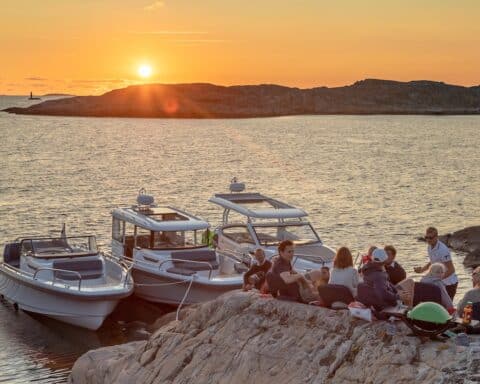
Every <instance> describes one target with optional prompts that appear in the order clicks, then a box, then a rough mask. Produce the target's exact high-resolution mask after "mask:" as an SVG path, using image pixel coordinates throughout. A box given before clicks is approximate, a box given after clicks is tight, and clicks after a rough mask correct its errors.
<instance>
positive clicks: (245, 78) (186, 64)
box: [0, 0, 480, 95]
mask: <svg viewBox="0 0 480 384" xmlns="http://www.w3.org/2000/svg"><path fill="white" fill-rule="evenodd" d="M479 20H480V1H479V0H469V1H468V0H457V1H450V0H435V1H434V0H432V1H430V0H423V1H419V0H417V1H410V0H402V1H388V0H382V1H381V0H363V1H358V0H338V1H323V0H298V1H290V0H257V1H245V0H244V1H236V0H228V1H227V0H204V1H199V0H195V1H194V0H164V1H155V0H151V1H148V0H146V1H142V0H42V1H39V0H1V5H0V47H1V56H0V94H26V93H28V92H30V91H33V92H34V93H35V94H44V93H53V92H67V93H74V94H79V95H82V94H100V93H103V92H105V91H107V90H110V89H114V88H121V87H124V86H127V85H130V84H137V83H142V82H155V83H185V82H210V83H215V84H222V85H232V84H258V83H276V84H283V85H288V86H298V87H302V88H306V87H315V86H339V85H347V84H351V83H353V82H354V81H356V80H360V79H364V78H382V79H394V80H401V81H406V80H416V79H429V80H439V81H444V82H447V83H453V84H461V85H468V86H470V85H478V84H480V48H479V47H480V22H479ZM142 65H143V66H144V67H143V69H142V71H143V72H142V73H143V74H144V75H146V76H148V77H145V78H142V77H141V76H140V75H139V68H140V66H142ZM145 66H146V67H145ZM149 69H151V75H149V74H148V72H149Z"/></svg>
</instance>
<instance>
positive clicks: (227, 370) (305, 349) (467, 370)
mask: <svg viewBox="0 0 480 384" xmlns="http://www.w3.org/2000/svg"><path fill="white" fill-rule="evenodd" d="M165 322H166V321H163V322H162V321H160V322H159V323H158V324H157V326H159V328H158V329H157V330H156V331H155V332H154V333H153V335H152V336H151V337H150V339H149V340H147V341H136V342H131V343H128V344H123V345H117V346H113V347H106V348H100V349H97V350H93V351H89V352H87V353H86V354H85V355H83V356H82V357H81V358H80V359H79V360H77V362H76V363H75V365H74V367H73V369H72V373H71V376H70V380H69V382H70V383H71V384H87V383H88V384H100V383H102V384H109V383H112V384H113V383H144V384H150V383H152V384H153V383H233V384H236V383H241V384H245V383H253V382H255V383H271V382H275V383H276V384H283V383H289V384H291V383H411V382H421V383H454V382H463V380H464V379H465V378H467V377H470V376H472V377H473V376H474V375H475V374H476V368H475V367H478V363H479V362H480V360H479V359H480V356H477V355H472V353H471V351H468V350H467V349H465V348H464V349H463V350H459V349H458V348H462V347H457V346H456V345H455V344H454V342H453V341H451V340H448V341H445V342H439V341H431V340H428V341H425V340H421V339H419V338H418V337H412V336H408V334H409V333H410V332H409V329H408V328H407V327H406V326H405V325H404V324H403V323H400V322H399V323H398V324H397V333H396V335H394V336H389V335H388V334H387V333H386V332H385V325H386V323H385V322H382V321H376V322H373V323H367V322H364V321H362V320H358V319H354V318H352V317H351V316H350V315H349V312H348V311H334V310H329V309H325V308H319V307H315V306H309V305H304V304H299V303H291V302H284V301H279V300H276V299H273V298H267V297H263V296H260V295H259V294H255V293H252V292H248V293H245V292H235V291H234V292H231V293H227V294H225V295H223V296H221V297H219V298H218V299H217V300H215V301H211V302H207V303H204V304H201V305H198V306H196V307H191V308H187V309H185V310H183V311H182V319H181V320H180V321H175V320H173V321H169V322H166V324H165ZM469 353H470V354H469ZM472 356H473V357H472Z"/></svg>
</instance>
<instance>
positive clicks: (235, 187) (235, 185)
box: [229, 177, 245, 193]
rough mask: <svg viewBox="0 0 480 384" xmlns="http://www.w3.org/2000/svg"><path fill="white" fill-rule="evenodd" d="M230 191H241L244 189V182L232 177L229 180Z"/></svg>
mask: <svg viewBox="0 0 480 384" xmlns="http://www.w3.org/2000/svg"><path fill="white" fill-rule="evenodd" d="M229 189H230V192H232V193H240V192H243V191H244V190H245V183H240V182H239V181H237V178H236V177H234V178H233V179H232V180H231V181H230V188H229Z"/></svg>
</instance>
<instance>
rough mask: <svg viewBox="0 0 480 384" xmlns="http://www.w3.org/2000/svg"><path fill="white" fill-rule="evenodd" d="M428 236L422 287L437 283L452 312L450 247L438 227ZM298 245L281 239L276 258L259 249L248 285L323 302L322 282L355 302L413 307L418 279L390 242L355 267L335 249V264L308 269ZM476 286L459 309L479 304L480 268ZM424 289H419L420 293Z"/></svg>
mask: <svg viewBox="0 0 480 384" xmlns="http://www.w3.org/2000/svg"><path fill="white" fill-rule="evenodd" d="M425 240H426V241H427V243H428V247H427V251H428V262H427V263H426V264H425V265H423V266H419V267H416V268H414V271H415V272H416V273H418V274H421V273H425V275H424V276H423V277H422V278H421V279H420V283H424V285H422V284H420V285H419V286H421V287H422V286H423V287H425V286H426V285H425V284H431V285H435V286H436V287H438V289H439V291H440V294H441V304H442V305H443V306H444V307H445V308H446V309H447V310H448V311H449V312H450V313H453V312H454V310H455V309H454V305H453V298H454V297H455V294H456V291H457V286H458V278H457V275H456V274H455V267H454V265H453V262H452V258H451V255H450V250H449V249H448V247H447V246H446V245H445V244H444V243H442V242H441V241H440V240H439V239H438V231H437V229H436V228H434V227H429V228H427V230H426V234H425ZM294 254H295V245H294V243H293V242H292V241H290V240H285V241H282V242H281V243H280V244H279V246H278V256H275V257H274V258H272V260H268V259H267V258H266V257H265V253H264V251H263V250H262V249H261V248H259V249H257V250H256V251H255V253H254V258H255V261H256V262H255V264H253V266H251V268H250V269H249V270H248V272H246V273H245V275H244V289H245V290H249V289H252V288H256V289H258V290H260V291H263V292H264V293H271V294H272V295H273V296H275V297H280V298H283V299H286V300H292V301H300V302H307V303H308V302H312V301H317V302H319V303H320V304H322V299H323V298H322V297H321V296H320V294H319V287H321V286H323V285H327V284H328V285H335V286H342V287H344V288H343V289H344V290H345V288H346V289H348V292H349V293H350V294H351V297H352V298H354V299H355V300H356V301H360V302H361V303H363V304H365V305H366V306H368V307H373V308H374V309H376V310H377V311H381V310H382V309H384V308H386V307H390V306H395V305H396V304H397V303H398V302H399V301H402V302H403V303H404V304H406V305H408V306H412V304H413V299H414V295H415V294H418V292H414V289H422V288H415V282H414V280H413V279H412V278H407V273H406V271H405V269H404V268H403V267H402V266H401V265H400V263H398V261H397V260H396V254H397V252H396V249H395V248H394V247H393V246H392V245H387V246H385V247H384V248H377V247H375V246H372V247H370V249H369V250H368V252H367V254H366V255H365V256H364V257H362V265H361V266H360V267H359V268H355V266H354V262H353V257H352V254H351V252H350V250H349V249H348V248H347V247H341V248H339V249H338V250H337V252H336V255H335V258H334V260H333V267H332V268H331V269H329V268H328V267H322V268H320V269H316V270H311V271H309V272H307V273H300V272H298V271H296V270H295V269H294V268H293V266H292V260H293V257H294ZM472 280H473V288H472V289H471V290H470V291H468V292H467V293H466V294H465V297H464V298H463V299H462V300H461V301H460V302H459V304H458V306H457V310H458V313H459V314H460V315H461V314H462V313H463V307H464V306H465V305H466V303H467V302H468V301H471V302H480V267H479V268H477V269H475V270H474V271H473V273H472ZM420 293H421V292H420Z"/></svg>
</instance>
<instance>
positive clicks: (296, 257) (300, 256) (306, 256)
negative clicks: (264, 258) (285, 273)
mask: <svg viewBox="0 0 480 384" xmlns="http://www.w3.org/2000/svg"><path fill="white" fill-rule="evenodd" d="M274 257H280V255H279V254H278V253H276V254H274V255H272V257H271V258H270V260H271V259H273V258H274ZM317 257H318V258H319V263H320V264H322V267H323V266H325V264H327V261H325V260H323V259H322V257H321V256H318V255H306V254H303V253H295V254H294V256H293V262H292V267H294V266H295V263H296V262H297V260H298V259H302V258H303V259H304V260H305V259H306V260H307V261H312V259H315V258H317Z"/></svg>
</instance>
